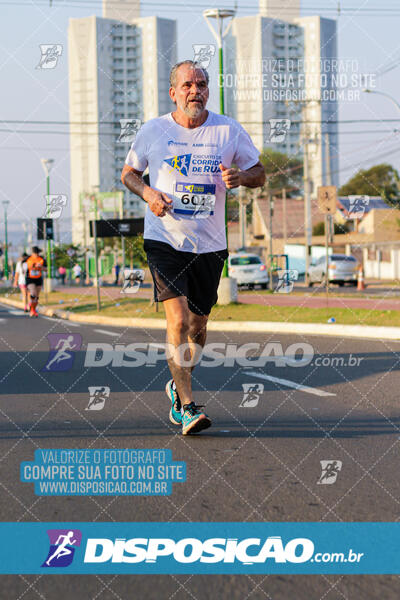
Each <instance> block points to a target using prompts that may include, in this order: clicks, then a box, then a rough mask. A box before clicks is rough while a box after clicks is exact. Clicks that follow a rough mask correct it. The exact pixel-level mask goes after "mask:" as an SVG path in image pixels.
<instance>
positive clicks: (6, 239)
mask: <svg viewBox="0 0 400 600" xmlns="http://www.w3.org/2000/svg"><path fill="white" fill-rule="evenodd" d="M9 204H10V202H9V201H8V200H3V206H4V277H5V278H6V279H7V280H8V231H7V208H8V205H9Z"/></svg>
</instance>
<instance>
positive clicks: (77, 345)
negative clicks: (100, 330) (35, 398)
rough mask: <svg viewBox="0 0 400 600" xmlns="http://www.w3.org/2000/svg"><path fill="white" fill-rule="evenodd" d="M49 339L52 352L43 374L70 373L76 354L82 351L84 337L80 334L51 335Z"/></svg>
mask: <svg viewBox="0 0 400 600" xmlns="http://www.w3.org/2000/svg"><path fill="white" fill-rule="evenodd" d="M47 339H48V341H49V346H50V351H49V357H48V359H47V363H46V364H45V366H44V368H43V369H42V372H46V373H48V372H49V371H68V370H69V369H71V367H72V365H73V363H74V359H75V352H78V350H80V349H81V345H82V336H81V335H80V334H79V333H74V334H72V333H49V335H48V336H47Z"/></svg>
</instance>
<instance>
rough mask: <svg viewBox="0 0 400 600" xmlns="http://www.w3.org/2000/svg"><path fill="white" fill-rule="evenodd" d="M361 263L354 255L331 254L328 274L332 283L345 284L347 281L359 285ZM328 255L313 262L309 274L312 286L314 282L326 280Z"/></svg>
mask: <svg viewBox="0 0 400 600" xmlns="http://www.w3.org/2000/svg"><path fill="white" fill-rule="evenodd" d="M358 267H359V263H358V260H357V259H356V258H354V256H347V255H346V254H331V255H330V256H329V260H328V276H329V282H330V283H337V284H338V285H339V286H343V285H344V284H345V283H346V282H348V283H351V285H354V286H355V285H357V274H358ZM325 271H326V257H325V256H321V258H319V259H318V260H317V261H316V262H315V263H313V264H311V266H310V268H309V271H308V274H309V279H310V286H313V284H314V283H322V282H323V281H325Z"/></svg>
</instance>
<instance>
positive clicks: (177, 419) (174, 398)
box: [165, 379, 182, 425]
mask: <svg viewBox="0 0 400 600" xmlns="http://www.w3.org/2000/svg"><path fill="white" fill-rule="evenodd" d="M173 381H174V380H173V379H170V380H169V381H168V383H167V385H166V386H165V392H166V394H167V396H168V398H169V399H170V400H171V410H170V411H169V420H170V421H171V423H173V424H174V425H181V424H182V415H181V401H180V398H179V395H178V392H177V390H176V389H175V390H174V389H173V387H172V383H173Z"/></svg>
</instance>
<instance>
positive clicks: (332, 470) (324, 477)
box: [317, 460, 342, 485]
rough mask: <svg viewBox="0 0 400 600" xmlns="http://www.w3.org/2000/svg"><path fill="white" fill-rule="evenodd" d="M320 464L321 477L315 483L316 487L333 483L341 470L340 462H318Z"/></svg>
mask: <svg viewBox="0 0 400 600" xmlns="http://www.w3.org/2000/svg"><path fill="white" fill-rule="evenodd" d="M319 462H320V463H321V470H322V473H321V477H320V478H319V480H318V481H317V484H318V485H324V484H327V485H330V484H332V483H335V481H336V479H337V476H338V474H339V472H340V471H341V470H342V461H341V460H320V461H319Z"/></svg>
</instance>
